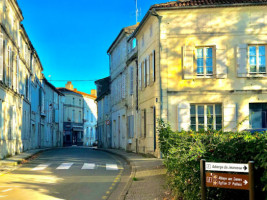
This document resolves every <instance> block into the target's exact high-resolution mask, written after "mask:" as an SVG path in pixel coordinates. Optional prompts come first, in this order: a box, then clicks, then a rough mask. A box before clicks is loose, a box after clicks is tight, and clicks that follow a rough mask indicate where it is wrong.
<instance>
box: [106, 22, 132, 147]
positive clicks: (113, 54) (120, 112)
mask: <svg viewBox="0 0 267 200" xmlns="http://www.w3.org/2000/svg"><path fill="white" fill-rule="evenodd" d="M136 27H137V25H133V26H129V27H126V28H123V29H122V30H121V32H120V33H119V35H118V36H117V38H116V39H115V40H114V42H113V43H112V45H111V46H110V47H109V49H108V51H107V53H108V54H109V57H110V63H109V64H110V66H109V68H110V89H111V94H110V95H111V96H110V100H111V102H110V106H111V127H112V144H111V147H113V148H121V149H126V148H127V141H128V137H127V135H126V133H127V119H128V118H127V101H126V95H127V91H128V88H127V87H126V80H127V74H128V70H129V69H128V67H127V61H128V39H129V37H130V35H131V34H132V33H133V31H134V30H135V28H136Z"/></svg>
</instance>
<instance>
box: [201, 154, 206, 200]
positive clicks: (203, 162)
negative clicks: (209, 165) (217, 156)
mask: <svg viewBox="0 0 267 200" xmlns="http://www.w3.org/2000/svg"><path fill="white" fill-rule="evenodd" d="M205 168H206V160H204V159H201V160H200V180H201V200H206V174H205V171H206V169H205Z"/></svg>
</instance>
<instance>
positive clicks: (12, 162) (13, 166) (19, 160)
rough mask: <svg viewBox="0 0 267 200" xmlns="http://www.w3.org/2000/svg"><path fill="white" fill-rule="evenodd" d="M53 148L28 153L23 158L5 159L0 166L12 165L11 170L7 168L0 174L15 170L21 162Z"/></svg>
mask: <svg viewBox="0 0 267 200" xmlns="http://www.w3.org/2000/svg"><path fill="white" fill-rule="evenodd" d="M51 149H52V148H47V149H41V150H39V151H36V152H35V153H33V154H31V155H28V156H26V157H25V158H22V159H18V160H16V161H6V162H5V161H4V160H3V163H0V167H10V168H11V167H12V168H11V169H10V170H7V171H4V172H0V175H4V174H7V173H9V172H11V171H13V170H15V169H16V167H18V166H19V165H20V164H22V163H23V162H25V161H27V160H29V159H31V158H32V157H33V156H35V155H37V154H38V153H42V152H44V151H48V150H51Z"/></svg>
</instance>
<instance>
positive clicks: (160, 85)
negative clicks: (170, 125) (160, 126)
mask: <svg viewBox="0 0 267 200" xmlns="http://www.w3.org/2000/svg"><path fill="white" fill-rule="evenodd" d="M149 12H150V14H151V15H152V16H154V17H157V18H158V21H159V38H158V39H159V87H160V119H162V113H163V95H162V80H161V75H160V72H161V69H160V68H161V67H160V60H161V59H160V55H161V54H160V50H161V40H160V31H161V28H160V25H161V19H162V16H160V15H159V14H158V13H157V12H156V10H155V8H153V9H152V10H151V11H149Z"/></svg>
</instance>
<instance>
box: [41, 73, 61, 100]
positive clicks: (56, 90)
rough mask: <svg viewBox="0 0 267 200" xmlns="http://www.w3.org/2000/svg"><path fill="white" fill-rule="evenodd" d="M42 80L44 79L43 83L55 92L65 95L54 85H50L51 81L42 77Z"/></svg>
mask: <svg viewBox="0 0 267 200" xmlns="http://www.w3.org/2000/svg"><path fill="white" fill-rule="evenodd" d="M43 80H44V81H45V83H46V84H47V85H48V86H49V87H51V88H52V89H53V90H54V91H55V92H56V93H58V94H59V95H61V96H65V95H64V94H63V93H62V92H60V91H59V90H58V89H57V88H56V87H55V86H54V85H52V84H51V83H49V82H48V80H47V79H46V78H45V77H44V78H43Z"/></svg>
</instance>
